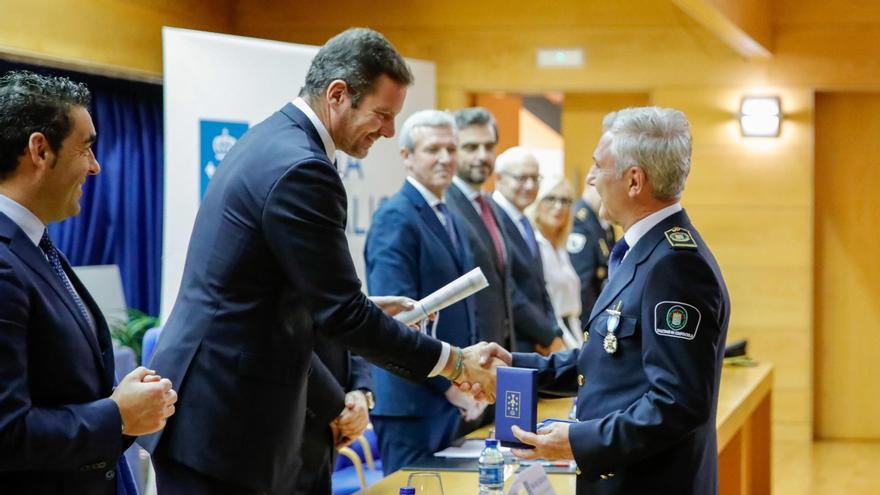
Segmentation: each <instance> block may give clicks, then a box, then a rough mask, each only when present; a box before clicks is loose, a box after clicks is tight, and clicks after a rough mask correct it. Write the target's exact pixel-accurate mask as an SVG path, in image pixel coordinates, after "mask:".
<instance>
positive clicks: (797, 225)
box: [651, 87, 813, 438]
mask: <svg viewBox="0 0 880 495" xmlns="http://www.w3.org/2000/svg"><path fill="white" fill-rule="evenodd" d="M753 91H754V90H753V89H752V88H750V87H742V88H739V87H717V88H716V87H701V88H696V87H693V88H659V89H657V90H656V91H654V92H652V94H651V99H652V101H653V103H654V104H656V105H660V106H669V107H674V108H678V109H680V110H682V111H684V112H685V114H686V115H687V117H688V119H689V120H690V122H691V132H692V133H693V136H694V154H693V165H692V170H691V176H690V178H689V179H688V185H687V188H686V190H685V193H684V197H683V200H682V203H683V204H684V206H685V208H687V210H688V213H689V214H690V216H691V218H692V219H693V220H694V223H695V224H696V225H697V227H698V228H699V229H700V231H701V233H702V234H703V237H704V238H705V239H706V242H708V243H709V244H710V246H711V248H712V250H713V252H714V253H715V255H716V257H717V258H718V262H719V264H720V265H721V269H722V271H723V272H724V277H725V279H726V281H727V285H728V289H729V291H730V296H731V305H732V314H731V322H730V335H729V338H730V339H736V338H747V339H749V353H750V354H751V355H752V356H753V357H754V358H756V359H758V360H761V361H769V362H772V363H774V365H776V371H775V373H774V398H775V399H774V403H773V419H774V426H775V427H776V431H777V434H779V435H781V436H795V437H799V438H809V434H810V430H811V425H812V408H811V401H812V394H813V387H812V373H811V369H812V278H813V276H812V259H813V251H812V243H813V224H812V196H813V182H812V170H813V163H812V147H813V139H812V127H813V124H812V92H811V91H809V90H799V89H794V88H779V89H777V90H775V91H776V92H777V94H780V95H781V98H782V102H783V108H784V109H786V108H787V109H788V110H786V114H788V112H791V118H788V117H786V120H785V121H784V123H783V125H784V131H783V133H782V135H781V136H780V137H779V138H775V139H757V140H754V139H752V140H750V139H747V138H743V137H742V136H740V133H739V129H738V125H737V121H736V117H735V113H736V110H737V108H738V105H739V99H740V98H741V96H742V95H744V94H749V93H752V92H753Z"/></svg>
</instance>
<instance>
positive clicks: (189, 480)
mask: <svg viewBox="0 0 880 495" xmlns="http://www.w3.org/2000/svg"><path fill="white" fill-rule="evenodd" d="M153 467H154V468H155V469H156V490H157V492H158V493H160V494H161V495H268V494H267V492H255V491H253V490H251V489H248V488H243V487H240V486H236V485H233V484H231V483H229V482H227V481H221V480H218V479H216V478H212V477H210V476H206V475H204V474H202V473H200V472H198V471H196V470H194V469H192V468H190V467H187V466H185V465H183V464H181V463H179V462H177V461H175V460H173V459H169V458H168V457H167V456H163V455H161V453H160V452H158V451H157V452H156V456H155V457H153Z"/></svg>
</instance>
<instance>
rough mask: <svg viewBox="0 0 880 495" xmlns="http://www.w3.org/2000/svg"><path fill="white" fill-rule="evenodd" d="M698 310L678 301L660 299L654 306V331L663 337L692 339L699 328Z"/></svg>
mask: <svg viewBox="0 0 880 495" xmlns="http://www.w3.org/2000/svg"><path fill="white" fill-rule="evenodd" d="M701 317H702V315H700V310H699V309H697V308H696V307H694V306H692V305H690V304H687V303H683V302H679V301H661V302H659V303H657V305H656V306H654V333H656V334H657V335H663V336H664V337H675V338H678V339H685V340H694V337H696V336H697V330H698V329H699V328H700V318H701Z"/></svg>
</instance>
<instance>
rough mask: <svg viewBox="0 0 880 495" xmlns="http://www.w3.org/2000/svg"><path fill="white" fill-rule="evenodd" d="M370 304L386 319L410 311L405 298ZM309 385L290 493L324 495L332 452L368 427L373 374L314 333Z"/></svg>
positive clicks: (372, 402) (333, 458) (358, 360)
mask: <svg viewBox="0 0 880 495" xmlns="http://www.w3.org/2000/svg"><path fill="white" fill-rule="evenodd" d="M370 300H371V301H373V302H374V303H375V304H377V305H378V306H379V307H380V308H382V309H383V310H384V311H385V312H386V313H388V314H389V315H391V316H394V315H395V314H397V313H398V312H400V311H402V310H408V309H412V308H413V303H414V301H413V300H412V299H409V298H407V297H381V296H380V297H371V298H370ZM308 387H309V393H308V398H307V399H306V424H305V428H304V430H303V432H304V434H303V443H302V448H301V449H300V450H301V452H302V460H303V466H302V470H301V474H300V476H299V478H298V479H297V482H296V492H295V494H296V495H325V494H327V493H330V492H331V488H332V487H331V477H332V474H333V467H334V465H335V463H336V450H337V449H338V448H341V447H347V446H348V445H350V444H351V443H352V442H353V441H354V440H356V439H357V438H358V437H359V436H361V435H362V434H363V433H364V430H366V429H367V426H368V425H369V422H370V411H371V410H372V409H373V406H374V405H375V397H374V394H373V373H372V371H371V369H370V364H369V363H368V362H367V361H366V360H364V358H362V357H360V356H354V355H352V354H351V352H350V351H349V350H348V349H346V348H345V347H342V346H341V345H339V344H338V343H336V342H333V341H332V340H330V339H329V338H327V337H326V336H324V335H322V334H320V333H318V334H316V335H315V355H314V356H313V357H312V368H311V373H309V383H308ZM328 404H329V407H328ZM340 410H341V411H342V412H341V413H339V411H340Z"/></svg>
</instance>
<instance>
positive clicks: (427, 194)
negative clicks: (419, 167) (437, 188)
mask: <svg viewBox="0 0 880 495" xmlns="http://www.w3.org/2000/svg"><path fill="white" fill-rule="evenodd" d="M406 181H407V182H409V183H410V184H412V186H413V187H415V188H416V190H417V191H418V192H419V194H421V195H422V198H424V200H425V202H426V203H428V206H430V207H431V209H432V210H434V215H437V220H440V225H442V226H443V227H446V215H444V214H443V212H441V211H440V209H439V208H437V205H439V204H440V203H445V201H444V198H445V197H446V196H445V195H444V196H441V197H439V198H438V197H437V195H436V194H434V193H432V192H431V191H429V190H428V188H427V187H425V186H424V185H423V184H422V183H421V182H419V181H417V180H415V179H414V178H412V177H410V176H407V178H406Z"/></svg>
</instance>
